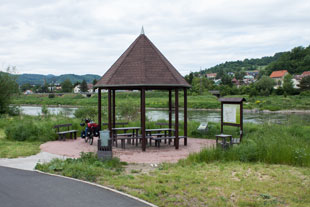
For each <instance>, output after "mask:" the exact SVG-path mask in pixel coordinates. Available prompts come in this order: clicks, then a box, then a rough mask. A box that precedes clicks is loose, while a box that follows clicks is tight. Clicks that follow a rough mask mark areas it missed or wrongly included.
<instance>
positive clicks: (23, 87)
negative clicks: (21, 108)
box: [20, 83, 32, 92]
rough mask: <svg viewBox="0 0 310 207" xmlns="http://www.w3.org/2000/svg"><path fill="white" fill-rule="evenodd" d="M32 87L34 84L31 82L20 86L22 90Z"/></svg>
mask: <svg viewBox="0 0 310 207" xmlns="http://www.w3.org/2000/svg"><path fill="white" fill-rule="evenodd" d="M30 89H32V86H31V85H30V83H25V84H23V85H21V87H20V90H21V91H22V92H24V91H27V90H30Z"/></svg>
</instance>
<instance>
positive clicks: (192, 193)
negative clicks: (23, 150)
mask: <svg viewBox="0 0 310 207" xmlns="http://www.w3.org/2000/svg"><path fill="white" fill-rule="evenodd" d="M184 163H186V162H180V163H177V164H161V165H159V167H158V168H155V169H154V168H153V169H151V170H149V171H145V170H144V168H145V166H141V165H133V166H127V165H126V164H125V163H120V162H119V161H117V160H115V159H114V160H112V161H110V162H109V163H105V162H100V161H98V160H96V159H95V158H91V156H89V155H86V156H85V155H84V156H82V158H80V159H77V160H72V159H69V160H66V161H62V160H53V161H52V162H51V163H48V164H38V165H37V166H36V168H37V169H39V170H42V171H45V172H50V173H56V174H61V175H64V176H69V177H74V178H78V179H83V180H88V181H92V182H96V183H99V184H102V185H105V186H110V187H112V188H115V189H118V190H120V191H123V192H126V193H129V194H131V195H134V196H137V197H139V198H141V199H144V200H146V201H149V202H151V203H154V204H156V205H158V206H309V205H310V192H309V191H308V190H306V189H308V186H309V185H310V170H309V168H302V167H292V166H287V165H269V164H263V163H241V162H213V163H209V164H207V163H192V164H184ZM129 167H130V169H131V170H126V169H128V168H129Z"/></svg>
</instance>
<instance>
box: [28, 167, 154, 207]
mask: <svg viewBox="0 0 310 207" xmlns="http://www.w3.org/2000/svg"><path fill="white" fill-rule="evenodd" d="M29 171H30V170H29ZM33 171H34V172H37V173H41V174H45V175H49V176H56V177H61V178H66V179H69V180H74V181H78V182H82V183H85V184H89V185H93V186H96V187H99V188H103V189H105V190H109V191H112V192H114V193H118V194H121V195H123V196H127V197H129V198H131V199H134V200H137V201H139V202H141V203H144V204H146V205H148V206H151V207H157V206H156V205H154V204H152V203H149V202H147V201H145V200H142V199H140V198H137V197H134V196H132V195H129V194H127V193H124V192H121V191H118V190H115V189H113V188H109V187H107V186H103V185H99V184H97V183H92V182H88V181H84V180H79V179H76V178H70V177H66V176H63V175H57V174H51V173H46V172H42V171H39V170H33Z"/></svg>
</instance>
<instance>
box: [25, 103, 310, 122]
mask: <svg viewBox="0 0 310 207" xmlns="http://www.w3.org/2000/svg"><path fill="white" fill-rule="evenodd" d="M20 108H21V110H22V113H23V114H27V115H32V116H37V115H40V114H41V107H40V106H21V107H20ZM47 109H48V111H49V112H50V113H51V114H63V115H65V116H68V117H74V115H73V114H74V111H75V110H76V109H77V108H68V107H47ZM179 112H180V114H179V119H180V120H182V119H183V117H184V116H183V111H179ZM146 116H147V118H148V120H151V121H157V120H162V119H165V120H168V111H165V110H153V109H152V110H150V109H149V110H146ZM243 116H244V122H250V123H264V122H272V123H285V122H286V121H287V120H289V119H290V118H296V119H301V120H303V121H304V122H306V123H309V124H310V114H307V113H304V114H303V113H254V112H244V114H243ZM188 120H194V121H199V122H220V120H221V117H220V112H219V111H205V110H199V111H197V110H193V111H192V110H189V111H188Z"/></svg>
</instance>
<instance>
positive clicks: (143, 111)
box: [140, 88, 146, 151]
mask: <svg viewBox="0 0 310 207" xmlns="http://www.w3.org/2000/svg"><path fill="white" fill-rule="evenodd" d="M140 100H141V104H140V114H141V134H142V151H145V149H146V137H145V89H144V88H142V89H141V96H140Z"/></svg>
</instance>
